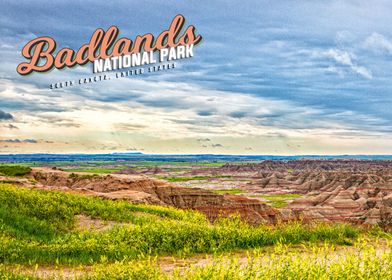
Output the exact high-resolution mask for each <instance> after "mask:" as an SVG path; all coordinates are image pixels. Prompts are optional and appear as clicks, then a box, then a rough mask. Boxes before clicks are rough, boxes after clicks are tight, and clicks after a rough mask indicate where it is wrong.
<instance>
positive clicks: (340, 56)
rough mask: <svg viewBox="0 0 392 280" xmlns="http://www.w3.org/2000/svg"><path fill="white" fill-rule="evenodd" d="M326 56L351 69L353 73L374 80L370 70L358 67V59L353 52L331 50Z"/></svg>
mask: <svg viewBox="0 0 392 280" xmlns="http://www.w3.org/2000/svg"><path fill="white" fill-rule="evenodd" d="M324 54H325V56H327V57H329V58H332V59H333V60H335V62H337V63H338V64H340V65H342V66H347V67H349V68H350V69H351V70H352V71H353V72H355V73H357V74H359V75H361V76H362V77H364V78H366V79H372V78H373V75H372V72H371V71H370V70H368V69H367V68H366V67H364V66H360V65H358V64H357V63H356V62H355V60H356V57H355V55H354V54H353V53H352V52H349V51H345V50H340V49H329V50H328V51H326V52H325V53H324Z"/></svg>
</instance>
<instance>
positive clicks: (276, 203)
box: [257, 193, 301, 208]
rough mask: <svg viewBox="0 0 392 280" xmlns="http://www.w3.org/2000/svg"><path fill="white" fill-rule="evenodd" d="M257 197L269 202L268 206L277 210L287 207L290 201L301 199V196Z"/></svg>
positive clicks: (275, 195) (273, 195)
mask: <svg viewBox="0 0 392 280" xmlns="http://www.w3.org/2000/svg"><path fill="white" fill-rule="evenodd" d="M257 197H260V198H263V199H265V200H267V204H270V205H271V206H272V207H275V208H282V207H285V206H286V205H287V203H288V202H289V201H292V200H294V199H296V198H298V197H301V195H300V194H293V193H291V194H271V195H264V194H263V195H257Z"/></svg>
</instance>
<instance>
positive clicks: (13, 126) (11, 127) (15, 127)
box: [4, 123, 19, 129]
mask: <svg viewBox="0 0 392 280" xmlns="http://www.w3.org/2000/svg"><path fill="white" fill-rule="evenodd" d="M4 127H5V128H8V129H19V127H17V126H15V125H13V124H11V123H10V124H7V125H4Z"/></svg>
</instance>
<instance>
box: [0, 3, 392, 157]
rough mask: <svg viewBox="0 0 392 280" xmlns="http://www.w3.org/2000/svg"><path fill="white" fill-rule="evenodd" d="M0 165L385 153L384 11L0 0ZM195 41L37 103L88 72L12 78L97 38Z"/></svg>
mask: <svg viewBox="0 0 392 280" xmlns="http://www.w3.org/2000/svg"><path fill="white" fill-rule="evenodd" d="M0 5H1V9H0V153H38V152H50V153H65V152H83V153H109V152H132V151H139V152H143V153H161V154H180V153H214V154H271V155H301V154H392V141H391V140H392V122H391V121H392V79H391V78H390V76H391V73H392V28H391V26H392V17H391V14H392V2H391V1H378V0H375V1H324V0H323V1H321V0H320V1H317V0H316V1H276V0H275V1H205V0H198V1H67V2H66V3H63V2H62V1H61V2H60V1H6V0H0ZM177 14H182V15H184V17H185V18H186V20H187V23H186V24H187V25H188V24H192V25H194V26H195V27H196V32H197V33H198V34H201V35H202V36H203V41H202V43H201V44H199V45H197V46H196V47H195V48H194V57H193V58H190V59H186V60H181V61H178V62H176V68H175V69H172V70H168V71H165V72H159V73H153V74H143V75H140V76H134V77H130V78H124V79H117V80H110V81H103V82H99V83H94V84H89V85H80V86H75V87H70V88H64V89H56V90H50V89H49V88H48V85H49V84H51V83H54V82H60V81H66V80H74V79H79V78H83V77H91V76H92V75H93V73H92V64H87V65H86V66H77V67H74V68H72V69H62V70H57V69H54V70H52V71H50V72H48V73H33V74H31V75H28V76H21V75H19V74H18V73H17V72H16V67H17V65H18V64H19V63H21V62H24V61H25V59H24V58H23V56H22V55H21V50H22V47H23V46H24V45H25V44H26V43H27V42H28V41H30V40H32V39H34V38H36V37H40V36H50V37H52V38H54V39H55V40H56V42H57V45H58V49H60V48H63V47H70V48H73V49H76V50H77V49H78V48H79V47H80V46H81V45H82V44H84V43H87V42H88V40H89V38H90V36H91V34H92V33H93V32H94V31H95V30H96V29H97V28H103V29H105V30H106V29H107V28H109V27H110V26H112V25H116V26H117V27H118V28H119V29H120V36H124V37H127V38H130V39H134V38H135V37H136V36H137V35H142V34H145V33H152V34H154V35H158V34H159V33H160V32H162V31H163V30H165V29H167V28H168V26H169V25H170V22H171V21H172V19H173V18H174V17H175V16H176V15H177Z"/></svg>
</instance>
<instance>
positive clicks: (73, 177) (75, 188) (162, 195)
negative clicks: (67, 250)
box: [30, 168, 280, 223]
mask: <svg viewBox="0 0 392 280" xmlns="http://www.w3.org/2000/svg"><path fill="white" fill-rule="evenodd" d="M30 177H31V178H32V179H33V180H34V181H36V182H37V184H36V185H35V187H38V188H44V189H50V190H61V191H69V192H77V193H83V194H87V195H94V196H99V197H103V198H107V199H113V200H117V199H122V200H128V201H131V202H134V203H148V204H156V205H169V206H175V207H178V208H184V209H195V210H199V211H201V212H204V213H205V214H206V215H207V217H208V218H210V219H211V220H214V219H216V218H217V217H219V216H220V215H229V214H234V213H238V214H240V215H241V217H242V218H243V219H246V220H247V221H249V222H252V223H271V222H275V221H277V220H278V219H279V216H280V213H279V211H277V210H276V209H274V208H272V207H270V206H268V205H266V204H264V203H262V202H260V201H258V200H255V199H249V198H244V197H238V196H233V195H220V194H216V193H214V192H211V191H208V190H203V189H198V188H185V187H177V186H173V185H171V184H169V183H167V182H165V181H162V180H157V179H152V178H149V177H147V176H144V175H123V174H110V175H95V174H94V175H90V174H87V175H86V173H66V172H63V171H59V170H52V169H43V168H35V169H33V171H32V172H31V174H30Z"/></svg>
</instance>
